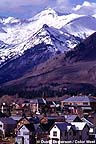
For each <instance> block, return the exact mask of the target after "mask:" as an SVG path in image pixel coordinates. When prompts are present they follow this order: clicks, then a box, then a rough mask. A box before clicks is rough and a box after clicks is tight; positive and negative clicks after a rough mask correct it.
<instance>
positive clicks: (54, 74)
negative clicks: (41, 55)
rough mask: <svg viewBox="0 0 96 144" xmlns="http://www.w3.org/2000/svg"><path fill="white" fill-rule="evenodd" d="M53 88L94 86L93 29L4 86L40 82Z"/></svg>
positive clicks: (95, 39)
mask: <svg viewBox="0 0 96 144" xmlns="http://www.w3.org/2000/svg"><path fill="white" fill-rule="evenodd" d="M43 85H44V86H50V87H51V88H52V89H54V88H55V89H58V88H65V87H66V88H67V89H75V91H76V90H77V89H83V90H84V89H86V90H88V89H91V90H93V89H95V87H96V33H94V34H93V35H91V36H90V37H88V38H87V39H86V40H85V41H83V42H82V43H80V44H79V45H78V46H77V47H76V48H75V49H74V50H71V51H69V52H68V53H67V54H59V55H57V56H55V57H54V58H51V59H49V60H48V61H46V62H45V63H42V64H40V65H39V66H37V67H34V69H33V70H32V71H30V72H28V73H27V74H26V75H24V76H23V77H21V78H20V79H17V80H14V81H11V82H8V83H6V84H5V85H4V86H7V87H10V86H11V87H15V88H21V89H25V90H32V89H34V88H40V87H42V86H43Z"/></svg>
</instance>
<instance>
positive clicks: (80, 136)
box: [71, 122, 90, 141]
mask: <svg viewBox="0 0 96 144" xmlns="http://www.w3.org/2000/svg"><path fill="white" fill-rule="evenodd" d="M71 125H73V126H75V128H76V136H75V139H76V140H84V141H86V140H88V139H89V129H90V128H89V126H88V125H87V124H86V122H71Z"/></svg>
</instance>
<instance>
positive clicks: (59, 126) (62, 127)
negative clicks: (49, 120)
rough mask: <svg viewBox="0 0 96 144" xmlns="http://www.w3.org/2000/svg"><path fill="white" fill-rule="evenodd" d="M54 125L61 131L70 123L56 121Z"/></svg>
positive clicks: (66, 128) (65, 129)
mask: <svg viewBox="0 0 96 144" xmlns="http://www.w3.org/2000/svg"><path fill="white" fill-rule="evenodd" d="M55 125H56V126H57V127H58V128H59V129H60V130H61V131H67V130H68V126H70V127H72V125H71V124H69V123H67V122H56V123H55Z"/></svg>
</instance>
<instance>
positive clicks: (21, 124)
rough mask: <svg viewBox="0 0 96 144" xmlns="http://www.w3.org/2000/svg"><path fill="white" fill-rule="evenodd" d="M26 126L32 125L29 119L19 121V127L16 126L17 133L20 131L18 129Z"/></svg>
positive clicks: (23, 118) (24, 118)
mask: <svg viewBox="0 0 96 144" xmlns="http://www.w3.org/2000/svg"><path fill="white" fill-rule="evenodd" d="M24 124H30V121H29V119H28V118H27V117H22V118H21V119H19V121H18V122H17V126H16V129H15V132H17V131H18V129H19V128H20V127H22V126H23V125H24Z"/></svg>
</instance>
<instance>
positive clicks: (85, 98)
mask: <svg viewBox="0 0 96 144" xmlns="http://www.w3.org/2000/svg"><path fill="white" fill-rule="evenodd" d="M63 101H64V102H96V98H94V97H92V96H72V97H70V98H68V99H65V100H63Z"/></svg>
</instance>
